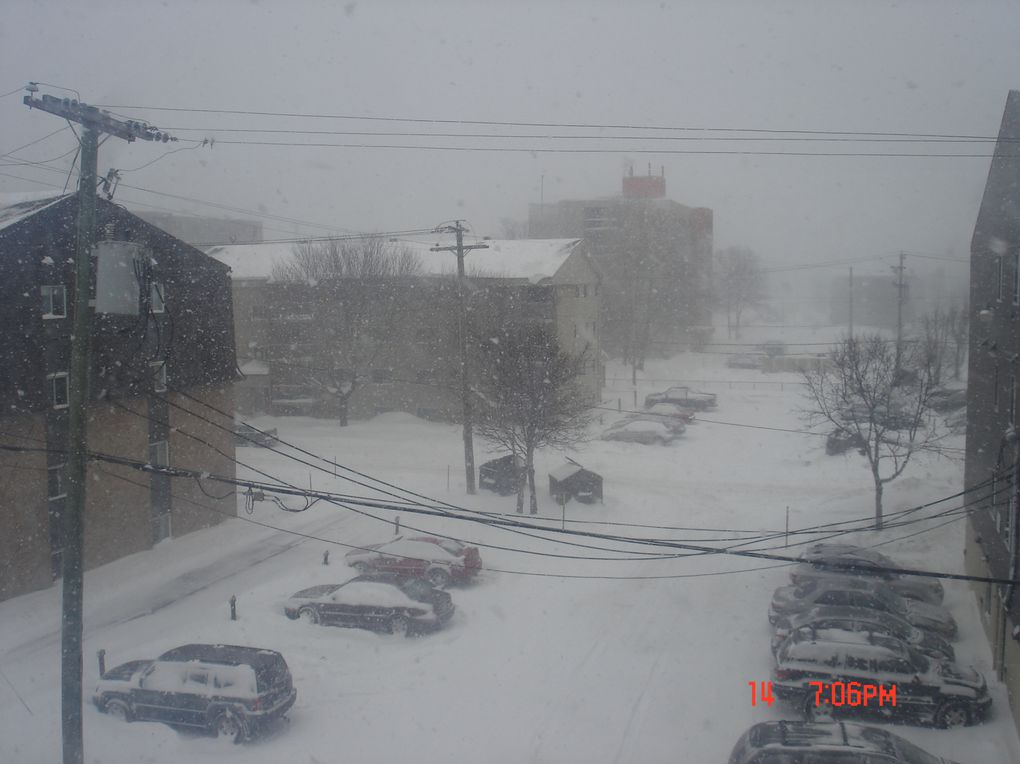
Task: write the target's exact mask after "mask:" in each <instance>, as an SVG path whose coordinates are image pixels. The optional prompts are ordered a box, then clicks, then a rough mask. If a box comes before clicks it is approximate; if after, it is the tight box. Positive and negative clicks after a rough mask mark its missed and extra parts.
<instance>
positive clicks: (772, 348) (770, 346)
mask: <svg viewBox="0 0 1020 764" xmlns="http://www.w3.org/2000/svg"><path fill="white" fill-rule="evenodd" d="M761 351H762V352H763V353H764V354H765V355H767V356H768V357H769V358H776V357H777V356H781V355H786V343H785V342H783V341H782V340H767V341H766V342H764V343H763V344H762V346H761Z"/></svg>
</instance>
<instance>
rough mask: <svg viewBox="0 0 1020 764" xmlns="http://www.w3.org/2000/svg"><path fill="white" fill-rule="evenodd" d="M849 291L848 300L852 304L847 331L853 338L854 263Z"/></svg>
mask: <svg viewBox="0 0 1020 764" xmlns="http://www.w3.org/2000/svg"><path fill="white" fill-rule="evenodd" d="M847 293H848V295H849V298H850V299H849V300H848V302H849V305H850V329H849V330H848V332H847V333H848V334H849V335H850V339H853V338H854V267H853V266H852V265H851V266H850V283H849V289H848V292H847Z"/></svg>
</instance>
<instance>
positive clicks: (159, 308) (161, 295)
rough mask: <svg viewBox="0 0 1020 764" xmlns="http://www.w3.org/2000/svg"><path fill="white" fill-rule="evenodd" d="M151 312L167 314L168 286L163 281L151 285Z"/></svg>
mask: <svg viewBox="0 0 1020 764" xmlns="http://www.w3.org/2000/svg"><path fill="white" fill-rule="evenodd" d="M149 310H151V311H152V312H153V313H165V312H166V284H164V283H163V282H162V281H153V282H152V283H151V284H149Z"/></svg>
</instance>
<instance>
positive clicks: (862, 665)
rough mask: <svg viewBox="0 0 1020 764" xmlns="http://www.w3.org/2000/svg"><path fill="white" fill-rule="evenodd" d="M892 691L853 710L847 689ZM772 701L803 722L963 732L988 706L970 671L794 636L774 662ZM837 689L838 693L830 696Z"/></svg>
mask: <svg viewBox="0 0 1020 764" xmlns="http://www.w3.org/2000/svg"><path fill="white" fill-rule="evenodd" d="M851 683H856V684H857V686H858V688H859V689H858V691H861V690H862V689H863V688H865V687H870V688H876V692H877V691H878V690H877V688H885V690H887V691H888V690H890V689H892V690H893V691H894V692H895V701H894V702H890V701H889V698H888V696H887V697H886V698H885V702H882V699H881V696H879V698H878V699H876V697H875V696H872V698H871V699H870V700H868V701H862V699H861V698H860V697H858V698H856V701H857V702H851V701H848V700H847V699H846V688H847V687H848V686H850V685H851ZM772 687H773V691H774V693H775V695H776V697H778V698H780V699H781V700H784V701H786V702H789V703H791V704H792V705H793V706H794V707H796V708H799V709H801V710H802V711H803V713H804V717H805V719H806V720H807V721H828V720H831V719H833V718H834V717H840V716H845V715H851V714H854V715H857V714H860V715H864V716H876V717H878V718H884V719H889V720H903V721H912V722H919V723H923V724H935V725H936V726H938V727H962V726H964V725H967V724H973V723H975V722H978V721H980V720H982V719H983V718H984V717H985V716H986V714H987V713H988V709H989V708H990V707H991V705H992V698H991V696H990V695H989V694H988V686H987V685H986V683H985V680H984V677H982V676H981V675H980V674H979V673H977V672H976V671H974V670H973V669H970V668H964V667H962V666H958V665H956V664H955V663H943V662H941V661H935V660H932V659H930V658H927V657H925V656H924V655H922V654H921V653H919V652H918V651H917V650H914V649H913V648H911V647H908V646H907V645H905V644H903V643H902V642H898V641H896V640H886V642H885V643H884V644H880V645H878V644H860V643H848V642H830V641H824V640H813V639H811V638H810V637H807V636H802V635H799V634H793V635H791V636H790V638H789V639H787V640H786V642H784V643H783V646H782V647H781V648H780V649H779V653H778V654H777V655H776V667H775V671H774V678H773V683H772ZM837 688H838V691H837Z"/></svg>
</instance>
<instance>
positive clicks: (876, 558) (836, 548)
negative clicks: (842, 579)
mask: <svg viewBox="0 0 1020 764" xmlns="http://www.w3.org/2000/svg"><path fill="white" fill-rule="evenodd" d="M834 555H842V556H850V557H858V558H860V559H862V560H871V561H872V562H874V563H875V564H876V565H888V566H890V567H897V565H896V561H895V560H893V558H892V557H887V556H886V555H884V554H882V553H881V552H879V551H876V550H875V549H871V548H870V547H866V546H857V545H856V544H839V543H834V542H828V541H821V542H819V543H817V544H812V545H811V546H809V547H807V548H806V549H805V550H804V551H803V552H801V553H800V559H802V560H814V559H817V558H825V557H832V556H834Z"/></svg>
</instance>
